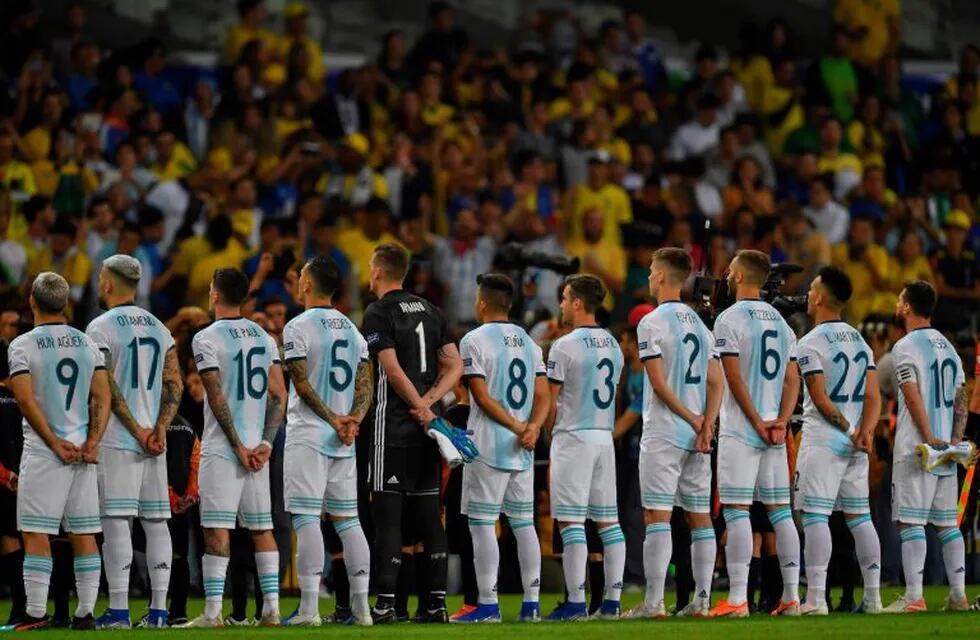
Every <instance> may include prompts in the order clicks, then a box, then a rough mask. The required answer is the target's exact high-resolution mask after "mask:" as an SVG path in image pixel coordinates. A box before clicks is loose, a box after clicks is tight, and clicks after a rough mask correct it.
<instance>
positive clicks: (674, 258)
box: [653, 247, 692, 284]
mask: <svg viewBox="0 0 980 640" xmlns="http://www.w3.org/2000/svg"><path fill="white" fill-rule="evenodd" d="M653 261H654V262H659V263H660V264H662V265H664V266H665V267H667V270H668V271H669V272H670V276H671V280H672V281H673V282H674V284H684V281H685V280H687V277H688V276H689V275H691V266H692V264H691V255H690V254H689V253H688V252H687V251H684V250H683V249H678V248H677V247H663V248H661V249H657V250H656V251H654V252H653Z"/></svg>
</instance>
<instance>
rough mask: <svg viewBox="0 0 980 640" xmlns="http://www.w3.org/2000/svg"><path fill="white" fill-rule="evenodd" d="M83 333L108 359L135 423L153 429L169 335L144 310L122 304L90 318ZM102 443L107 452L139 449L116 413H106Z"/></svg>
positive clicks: (169, 339) (170, 341)
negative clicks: (107, 414)
mask: <svg viewBox="0 0 980 640" xmlns="http://www.w3.org/2000/svg"><path fill="white" fill-rule="evenodd" d="M85 332H86V333H87V334H88V336H89V337H90V338H92V340H93V341H94V342H95V344H96V346H98V348H99V349H100V350H101V351H102V352H103V353H105V354H107V355H108V356H109V359H108V362H109V364H110V365H111V366H112V371H110V372H109V374H110V375H111V376H112V377H113V379H114V380H115V381H116V386H118V387H119V391H120V393H122V396H123V398H124V399H125V400H126V406H128V407H129V411H130V413H132V414H133V418H135V419H136V422H137V424H140V425H142V426H143V427H146V428H152V427H153V425H154V424H155V423H156V420H157V416H158V415H159V413H160V396H161V394H162V392H163V361H164V357H165V356H166V354H167V351H169V350H170V348H171V347H173V346H174V339H173V337H172V336H171V335H170V331H169V330H168V329H167V327H166V326H165V325H164V324H163V323H162V322H160V321H159V320H158V319H157V318H156V317H154V316H153V314H152V313H150V312H149V311H146V310H144V309H141V308H139V307H137V306H136V305H134V304H124V305H119V306H117V307H113V308H112V309H110V310H108V311H106V312H105V313H103V314H102V315H101V316H99V317H98V318H96V319H95V320H93V321H92V322H91V323H89V325H88V328H87V329H86V330H85ZM102 444H103V446H105V447H108V448H110V449H126V450H129V451H135V452H137V453H142V451H143V448H142V447H141V446H140V444H139V443H138V442H137V441H136V438H134V437H133V436H132V434H130V433H129V431H127V430H126V428H125V427H124V426H123V425H122V423H121V422H120V421H119V418H117V417H116V414H115V413H111V414H110V415H109V425H108V426H107V427H106V432H105V436H104V437H103V439H102Z"/></svg>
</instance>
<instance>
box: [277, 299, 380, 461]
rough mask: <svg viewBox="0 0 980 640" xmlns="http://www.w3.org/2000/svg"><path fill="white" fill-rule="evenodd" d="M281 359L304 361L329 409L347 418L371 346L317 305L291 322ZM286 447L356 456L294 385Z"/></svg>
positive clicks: (338, 317) (340, 317) (328, 309)
mask: <svg viewBox="0 0 980 640" xmlns="http://www.w3.org/2000/svg"><path fill="white" fill-rule="evenodd" d="M283 356H284V358H285V362H286V363H287V364H288V363H289V362H290V361H292V360H297V359H304V360H306V377H307V379H308V380H309V381H310V385H311V386H312V387H313V390H314V391H315V392H316V394H317V395H318V396H320V398H322V399H323V401H324V402H325V403H326V405H327V407H328V408H329V409H330V410H331V411H332V412H333V413H335V414H337V415H342V416H343V415H347V414H349V413H350V411H351V407H352V406H353V405H354V383H355V378H356V375H357V367H358V365H359V364H360V363H361V362H362V361H366V360H367V343H366V342H365V341H364V338H363V337H361V333H360V332H359V331H358V330H357V327H355V326H354V323H353V322H351V321H350V319H348V318H347V316H345V315H344V314H342V313H341V312H340V311H337V310H336V309H334V308H333V307H313V308H311V309H307V310H306V311H304V312H303V313H301V314H300V315H298V316H296V317H295V318H293V319H292V320H290V321H289V322H288V323H287V324H286V327H285V328H284V329H283ZM286 444H287V445H292V444H303V445H307V446H310V447H312V448H314V449H317V450H318V451H320V452H321V453H323V454H324V455H329V456H332V457H347V456H351V455H354V450H353V447H352V446H346V445H344V444H343V443H342V442H341V441H340V438H339V437H338V436H337V432H336V431H335V430H334V428H333V427H331V426H330V425H329V424H327V422H326V421H325V420H323V419H322V418H320V416H318V415H317V414H316V412H314V411H313V410H312V409H311V408H310V407H309V406H308V405H307V404H306V403H305V402H303V400H302V399H300V397H299V395H298V394H297V393H296V387H295V385H293V386H291V387H290V390H289V401H288V404H287V411H286Z"/></svg>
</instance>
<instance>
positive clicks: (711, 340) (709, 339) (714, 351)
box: [704, 327, 721, 360]
mask: <svg viewBox="0 0 980 640" xmlns="http://www.w3.org/2000/svg"><path fill="white" fill-rule="evenodd" d="M704 335H705V342H706V343H707V344H709V345H711V347H710V348H709V349H708V357H709V358H711V359H712V360H718V359H719V358H721V355H720V354H719V353H718V345H717V344H715V334H713V333H711V331H709V330H708V328H707V327H705V328H704Z"/></svg>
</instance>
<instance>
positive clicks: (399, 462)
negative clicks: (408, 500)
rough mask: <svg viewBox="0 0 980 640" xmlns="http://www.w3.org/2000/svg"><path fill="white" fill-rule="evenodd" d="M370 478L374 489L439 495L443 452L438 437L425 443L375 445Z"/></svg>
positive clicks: (410, 494) (409, 494)
mask: <svg viewBox="0 0 980 640" xmlns="http://www.w3.org/2000/svg"><path fill="white" fill-rule="evenodd" d="M371 453H372V456H371V463H370V471H369V472H368V479H369V482H370V486H371V491H388V492H392V493H400V494H402V495H406V496H425V495H436V496H437V495H439V487H440V486H441V484H442V482H441V481H442V456H441V455H439V448H438V447H437V446H436V443H435V441H434V440H432V441H430V442H428V443H426V444H423V445H421V446H412V447H392V446H387V447H384V446H383V447H374V449H373V450H372V452H371Z"/></svg>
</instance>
